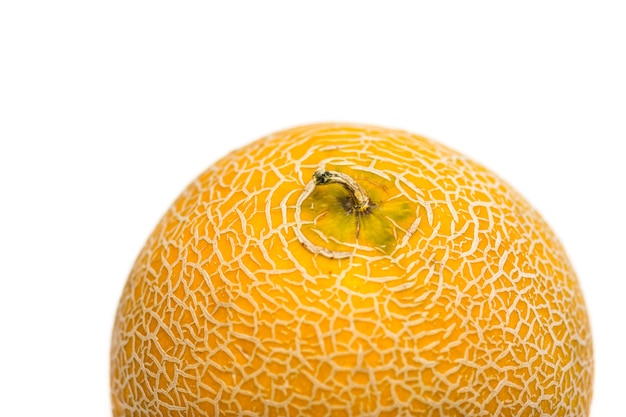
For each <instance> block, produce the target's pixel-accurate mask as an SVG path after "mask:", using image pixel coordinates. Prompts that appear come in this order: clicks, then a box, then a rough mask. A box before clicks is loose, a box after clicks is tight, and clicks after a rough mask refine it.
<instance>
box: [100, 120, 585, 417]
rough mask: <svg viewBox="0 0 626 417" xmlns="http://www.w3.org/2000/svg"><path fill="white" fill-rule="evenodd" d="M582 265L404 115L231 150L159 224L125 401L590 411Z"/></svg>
mask: <svg viewBox="0 0 626 417" xmlns="http://www.w3.org/2000/svg"><path fill="white" fill-rule="evenodd" d="M592 379H593V357H592V341H591V332H590V328H589V322H588V317H587V311H586V308H585V303H584V300H583V296H582V294H581V290H580V288H579V285H578V282H577V278H576V275H575V273H574V271H573V270H572V266H571V264H570V262H569V261H568V259H567V257H566V254H565V253H564V250H563V248H562V246H561V245H560V243H559V242H558V240H557V238H556V237H555V235H554V234H553V232H552V231H551V230H550V228H549V227H548V225H546V223H545V222H544V220H542V218H541V217H540V216H539V214H538V213H537V212H536V211H535V210H534V209H533V208H532V207H530V206H529V204H528V203H527V202H526V201H524V199H523V198H522V197H520V195H519V194H518V193H517V192H515V191H514V190H513V189H512V188H511V187H510V186H509V185H507V184H506V183H505V182H503V181H502V180H501V179H500V178H498V177H497V176H496V175H494V174H493V173H491V172H490V171H488V170H487V169H485V168H483V167H482V166H480V165H479V164H476V163H474V162H472V161H471V160H469V159H468V158H466V157H464V156H462V155H461V154H459V153H457V152H455V151H453V150H451V149H449V148H447V147H445V146H442V145H440V144H438V143H436V142H433V141H430V140H428V139H425V138H423V137H420V136H416V135H413V134H410V133H406V132H403V131H397V130H391V129H384V128H378V127H372V126H361V125H349V124H318V125H311V126H303V127H298V128H294V129H290V130H286V131H282V132H279V133H276V134H273V135H270V136H268V137H266V138H263V139H261V140H258V141H256V142H253V143H252V144H250V145H248V146H246V147H244V148H241V149H239V150H237V151H234V152H232V153H231V154H229V155H227V156H226V157H224V158H223V159H221V160H220V161H218V162H217V163H216V164H215V165H214V166H212V167H210V168H209V169H207V170H206V171H205V172H204V173H203V174H201V175H200V176H199V177H198V178H197V179H196V180H195V181H194V182H193V183H192V184H191V185H189V187H188V188H187V189H186V190H185V191H184V192H183V193H182V195H181V196H180V197H179V198H178V199H177V200H176V202H175V203H174V204H173V206H172V207H171V208H170V209H169V211H168V212H167V213H166V214H165V216H164V217H163V219H162V220H161V221H160V223H159V224H158V226H157V227H156V229H155V230H154V232H153V233H152V234H151V236H150V237H149V239H148V241H147V243H146V245H145V247H144V249H143V250H142V252H141V253H140V255H139V256H138V258H137V261H136V263H135V265H134V267H133V269H132V271H131V274H130V277H129V278H128V282H127V284H126V286H125V288H124V291H123V294H122V297H121V300H120V304H119V308H118V312H117V316H116V319H115V325H114V330H113V339H112V349H111V390H112V403H113V414H114V415H115V416H171V417H174V416H176V417H178V416H180V417H182V416H346V417H348V416H381V417H382V416H431V417H435V416H463V417H465V416H543V417H546V416H570V417H575V416H587V415H588V414H589V405H590V401H591V394H592Z"/></svg>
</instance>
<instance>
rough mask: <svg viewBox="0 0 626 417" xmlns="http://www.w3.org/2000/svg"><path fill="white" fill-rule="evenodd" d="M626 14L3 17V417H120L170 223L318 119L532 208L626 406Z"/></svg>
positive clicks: (326, 10) (210, 10) (38, 6)
mask: <svg viewBox="0 0 626 417" xmlns="http://www.w3.org/2000/svg"><path fill="white" fill-rule="evenodd" d="M622 4H624V3H622ZM622 4H620V2H618V1H615V2H607V1H568V2H565V1H562V2H558V1H556V2H550V1H525V2H502V1H489V2H487V1H467V2H461V1H457V2H449V1H439V2H434V1H433V2H418V1H413V2H400V1H385V2H382V1H381V2H368V1H359V2H356V1H339V0H335V1H332V2H331V1H319V0H318V1H315V2H306V3H305V2H298V1H290V2H287V1H284V2H278V1H268V0H264V1H257V2H252V1H250V2H242V1H230V2H217V1H214V2H194V1H184V2H183V1H178V2H173V1H172V2H165V1H149V2H148V1H128V0H126V1H111V0H109V1H73V2H72V1H62V0H61V1H48V2H44V1H41V2H34V1H28V0H24V1H17V0H16V1H11V0H8V1H4V2H2V3H0V268H1V269H0V284H1V285H0V321H1V322H0V324H1V326H0V361H1V362H0V414H2V415H4V416H44V415H53V416H54V415H58V416H109V415H110V408H109V397H108V395H109V392H108V349H109V339H110V331H111V326H112V321H113V314H114V311H115V308H116V305H117V301H118V297H119V295H120V293H121V290H122V286H123V284H124V281H125V279H126V276H127V274H128V272H129V270H130V267H131V264H132V262H133V260H134V258H135V256H136V255H137V254H138V252H139V249H140V248H141V246H142V245H143V243H144V240H145V238H146V237H147V235H148V234H149V233H150V231H151V230H152V228H153V227H154V225H155V224H156V222H157V221H158V219H159V218H160V217H161V215H162V214H163V213H164V211H165V210H166V209H167V208H168V206H169V205H170V203H171V202H172V201H173V200H174V198H175V197H176V196H177V195H178V193H179V192H180V191H181V190H182V189H183V188H184V187H185V186H186V185H187V184H188V183H189V182H190V181H191V180H192V179H193V178H194V177H195V176H196V175H197V174H199V173H200V172H201V171H202V170H204V169H205V168H206V167H208V166H209V165H210V164H211V163H213V162H214V161H215V160H216V159H217V158H218V157H221V156H223V155H224V154H225V153H227V152H228V151H229V150H231V149H233V148H236V147H239V146H242V145H244V144H246V143H248V142H250V141H252V140H254V139H257V138H259V137H261V136H263V135H265V134H267V133H271V132H273V131H276V130H279V129H283V128H286V127H290V126H293V125H298V124H303V123H310V122H317V121H350V122H364V123H369V124H378V125H383V126H388V127H396V128H402V129H405V130H409V131H412V132H415V133H420V134H423V135H425V136H428V137H431V138H433V139H436V140H438V141H441V142H444V143H445V144H447V145H449V146H451V147H453V148H456V149H458V150H460V151H462V152H463V153H465V154H467V155H469V156H471V157H473V158H474V159H476V160H478V161H480V162H481V163H483V164H484V165H486V166H488V167H490V168H491V169H492V170H493V171H495V172H497V173H498V174H499V175H500V176H501V177H503V178H505V179H506V180H507V181H508V182H510V183H511V184H513V185H514V186H515V188H517V189H518V190H519V191H520V192H521V193H522V194H523V195H525V196H526V197H527V199H528V200H529V201H530V202H531V203H532V204H533V205H534V206H535V207H536V208H538V209H539V211H540V212H541V213H543V215H544V216H545V218H546V219H547V220H548V222H549V223H550V224H551V225H552V226H553V228H554V230H555V231H556V233H557V234H558V235H559V236H560V238H561V240H562V241H563V243H564V245H565V247H566V249H567V251H568V253H569V255H570V257H571V259H572V261H573V263H574V266H575V268H576V270H577V271H578V274H579V279H580V282H581V285H582V287H583V290H584V293H585V295H586V300H587V303H588V308H589V311H590V315H591V319H592V325H593V331H594V343H595V352H596V378H595V393H594V400H593V408H592V415H593V416H598V417H602V416H609V415H616V413H622V412H623V398H624V389H625V388H626V384H625V383H624V376H625V375H626V361H625V360H624V335H623V334H624V330H625V327H624V321H625V319H626V273H625V272H624V271H625V267H624V259H625V258H626V244H625V241H626V222H625V217H626V215H625V213H626V208H625V205H624V202H625V197H624V195H625V192H626V189H625V188H626V187H625V185H624V181H625V180H626V169H625V165H626V164H625V163H624V156H625V155H626V153H625V152H624V150H623V148H622V144H623V143H624V140H625V139H626V81H625V80H626V62H625V59H626V58H625V57H626V24H625V21H626V9H625V6H623V5H622Z"/></svg>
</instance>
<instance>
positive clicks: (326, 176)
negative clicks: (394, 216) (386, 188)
mask: <svg viewBox="0 0 626 417" xmlns="http://www.w3.org/2000/svg"><path fill="white" fill-rule="evenodd" d="M313 181H314V183H315V185H326V184H339V185H341V186H342V187H343V188H345V189H346V190H348V191H349V192H350V196H351V197H352V200H353V203H354V205H352V207H351V211H354V212H356V213H357V214H362V213H368V212H369V211H370V210H371V209H372V208H373V207H374V204H373V203H372V201H371V200H370V198H369V197H368V196H367V193H366V192H365V190H364V189H363V188H362V187H361V186H360V185H359V184H358V183H357V182H356V181H355V180H354V179H353V178H352V177H350V176H348V175H346V174H343V173H341V172H336V171H326V170H325V169H318V170H317V171H315V173H314V174H313Z"/></svg>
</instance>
